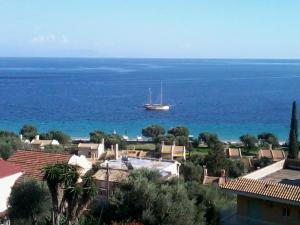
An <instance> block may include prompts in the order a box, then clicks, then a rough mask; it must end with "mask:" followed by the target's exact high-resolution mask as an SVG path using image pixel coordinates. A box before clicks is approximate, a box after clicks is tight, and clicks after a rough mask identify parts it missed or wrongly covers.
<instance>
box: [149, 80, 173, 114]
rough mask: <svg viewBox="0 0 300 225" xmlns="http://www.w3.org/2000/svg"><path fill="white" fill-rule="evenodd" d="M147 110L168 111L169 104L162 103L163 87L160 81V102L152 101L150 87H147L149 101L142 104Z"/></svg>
mask: <svg viewBox="0 0 300 225" xmlns="http://www.w3.org/2000/svg"><path fill="white" fill-rule="evenodd" d="M144 107H145V109H147V110H159V111H168V110H169V109H170V107H171V106H170V105H166V104H163V89H162V83H160V103H152V94H151V89H150V88H149V103H147V104H145V105H144Z"/></svg>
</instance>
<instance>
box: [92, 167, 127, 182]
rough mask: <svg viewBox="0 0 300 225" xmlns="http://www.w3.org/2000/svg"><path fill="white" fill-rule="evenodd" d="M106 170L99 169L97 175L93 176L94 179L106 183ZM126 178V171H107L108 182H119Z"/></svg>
mask: <svg viewBox="0 0 300 225" xmlns="http://www.w3.org/2000/svg"><path fill="white" fill-rule="evenodd" d="M106 173H107V171H106V169H99V170H98V171H97V173H95V174H94V176H93V177H94V178H95V179H96V180H100V181H106V179H107V177H106ZM127 177H128V171H125V170H114V169H110V170H109V181H110V182H120V181H122V180H124V179H126V178H127Z"/></svg>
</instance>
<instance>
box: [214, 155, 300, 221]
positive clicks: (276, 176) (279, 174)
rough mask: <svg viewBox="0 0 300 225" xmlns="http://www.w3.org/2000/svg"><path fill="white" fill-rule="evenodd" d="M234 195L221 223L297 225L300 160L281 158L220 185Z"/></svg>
mask: <svg viewBox="0 0 300 225" xmlns="http://www.w3.org/2000/svg"><path fill="white" fill-rule="evenodd" d="M220 187H221V188H222V189H223V190H224V191H226V192H229V193H233V194H236V195H237V213H236V214H234V215H232V216H230V217H227V218H226V219H225V220H224V221H223V222H222V224H224V225H225V224H232V225H234V224H236V225H237V224H259V225H264V224H273V225H287V224H288V225H296V224H300V161H299V160H290V159H283V160H281V161H278V162H276V163H273V164H271V165H269V166H266V167H264V168H262V169H259V170H256V171H254V172H252V173H249V174H247V175H245V176H243V177H240V178H237V179H234V180H231V181H228V182H226V183H225V184H222V185H221V186H220Z"/></svg>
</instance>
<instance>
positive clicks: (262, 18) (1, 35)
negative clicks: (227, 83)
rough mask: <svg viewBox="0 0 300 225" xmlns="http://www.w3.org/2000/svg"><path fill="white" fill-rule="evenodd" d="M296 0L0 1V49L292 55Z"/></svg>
mask: <svg viewBox="0 0 300 225" xmlns="http://www.w3.org/2000/svg"><path fill="white" fill-rule="evenodd" d="M299 12H300V1H299V0H286V1H284V0H206V1H204V0H203V1H202V0H85V1H84V0H0V56H4V57H5V56H10V57H26V56H29V57H132V58H300V13H299Z"/></svg>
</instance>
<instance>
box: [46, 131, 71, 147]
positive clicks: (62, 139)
mask: <svg viewBox="0 0 300 225" xmlns="http://www.w3.org/2000/svg"><path fill="white" fill-rule="evenodd" d="M40 139H41V140H53V139H54V140H57V141H58V142H59V143H60V144H63V145H65V144H67V143H69V142H70V140H71V138H70V136H69V135H67V134H65V133H64V132H62V131H58V130H52V131H49V132H47V133H43V134H40Z"/></svg>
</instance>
